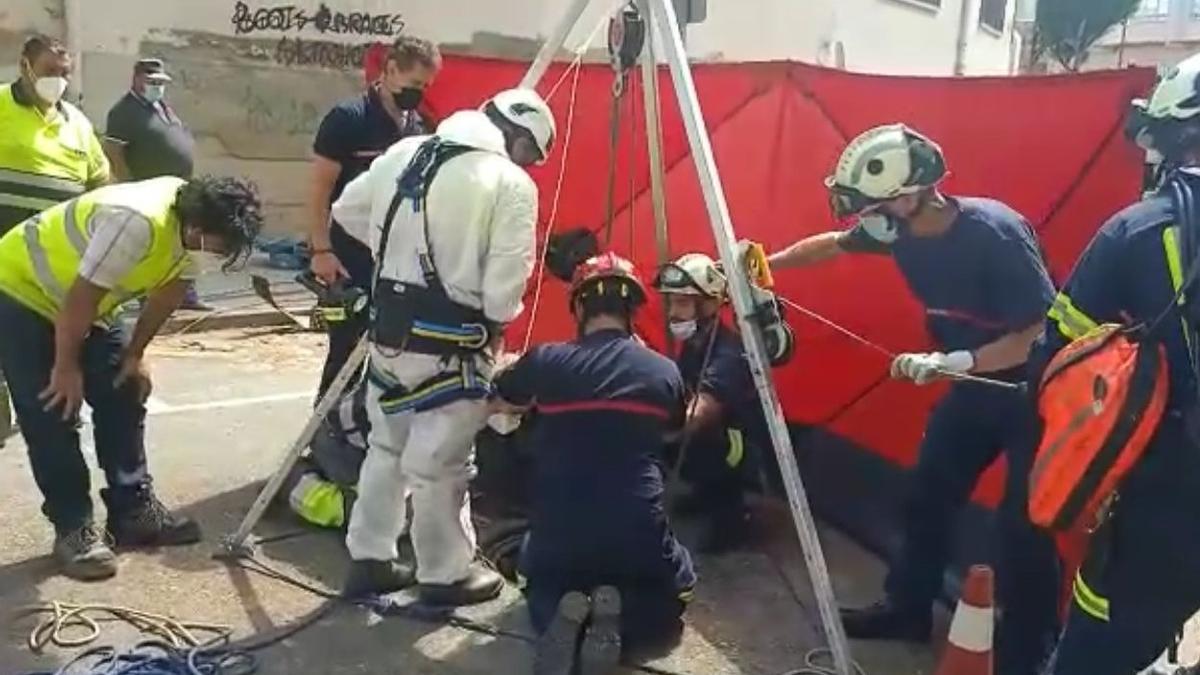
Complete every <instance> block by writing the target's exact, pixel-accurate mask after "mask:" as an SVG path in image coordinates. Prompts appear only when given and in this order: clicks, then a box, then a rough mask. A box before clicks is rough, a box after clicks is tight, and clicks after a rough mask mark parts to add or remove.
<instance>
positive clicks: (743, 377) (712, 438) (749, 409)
mask: <svg viewBox="0 0 1200 675" xmlns="http://www.w3.org/2000/svg"><path fill="white" fill-rule="evenodd" d="M726 285H727V282H726V279H725V275H724V274H723V273H722V272H721V270H720V269H719V268H718V267H717V264H716V262H715V261H713V259H712V258H710V257H708V256H706V255H704V254H702V253H689V254H687V255H685V256H683V257H681V258H679V259H678V260H675V261H674V262H672V263H669V264H667V265H666V266H664V267H663V269H662V270H661V271H660V272H659V274H658V277H657V278H656V279H655V281H654V286H655V288H656V289H657V290H658V292H659V293H661V294H662V296H663V298H664V300H665V307H664V309H665V311H666V313H667V318H668V320H669V323H670V328H671V334H672V336H673V337H674V338H675V339H676V340H678V341H680V348H679V353H678V355H677V356H676V359H675V363H676V365H678V366H679V370H680V372H681V373H682V374H683V383H684V387H685V388H686V390H687V392H688V398H689V404H688V408H687V419H686V422H685V423H684V433H683V439H685V440H683V441H682V442H681V444H680V448H679V449H678V452H679V453H681V454H682V456H681V457H678V458H677V460H676V461H682V462H683V465H682V473H681V475H682V476H683V477H684V478H686V479H687V480H688V481H690V482H691V483H692V484H693V492H692V494H691V495H689V497H688V499H687V503H686V504H685V508H684V510H686V511H691V512H695V513H700V514H703V515H704V517H705V518H706V519H707V521H708V527H707V529H706V531H705V534H704V537H703V540H702V542H701V544H700V547H701V549H702V550H703V551H705V552H706V553H720V552H723V551H728V550H730V549H733V548H736V547H737V546H738V545H740V544H741V543H742V542H743V541H744V540H745V538H746V534H747V531H748V530H747V527H746V521H747V519H748V512H747V510H746V502H745V488H744V481H745V475H746V470H745V468H746V465H747V450H746V447H747V445H746V444H747V442H748V437H750V438H754V439H761V438H763V437H765V435H766V423H765V422H764V421H763V418H762V408H761V407H760V405H759V402H758V394H757V391H756V390H755V388H754V379H753V378H752V376H751V375H750V368H749V366H748V364H747V363H746V356H745V351H744V349H743V346H742V340H741V338H740V337H739V336H738V334H737V333H736V332H734V330H733V329H732V328H730V327H729V326H727V325H726V324H725V322H723V321H722V320H721V315H720V314H721V306H722V305H723V304H724V302H725V298H726Z"/></svg>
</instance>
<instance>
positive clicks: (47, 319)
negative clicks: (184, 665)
mask: <svg viewBox="0 0 1200 675" xmlns="http://www.w3.org/2000/svg"><path fill="white" fill-rule="evenodd" d="M261 225H262V216H261V214H260V204H259V199H258V196H257V194H256V192H255V191H254V189H253V187H252V186H250V185H248V184H246V183H244V182H242V181H239V180H234V179H232V178H211V177H203V178H197V179H193V180H190V181H185V180H182V179H179V178H171V177H167V178H154V179H151V180H147V181H142V182H138V183H123V184H121V185H113V186H109V187H103V188H99V189H97V190H94V191H92V192H89V193H87V194H84V195H82V196H80V197H76V198H75V199H72V200H70V201H67V202H64V203H62V204H59V205H58V206H55V207H52V208H50V209H48V210H46V211H43V212H42V213H40V214H38V215H36V216H34V217H32V218H30V219H28V220H26V221H25V222H24V223H22V224H20V225H18V226H17V227H16V228H14V229H13V230H11V231H9V232H8V233H7V234H6V235H4V237H3V238H0V325H3V326H4V330H0V364H3V368H4V375H5V379H6V380H7V381H8V384H9V388H10V390H11V392H12V400H13V405H14V407H15V409H16V412H17V420H18V422H19V423H20V426H21V434H22V435H23V436H24V437H25V443H26V445H27V446H28V448H29V459H30V464H31V466H32V468H33V476H34V479H35V480H36V481H37V485H38V488H39V489H40V490H41V492H42V496H43V497H44V499H45V503H44V504H43V506H42V511H43V512H44V513H45V514H46V516H47V517H48V518H49V519H50V522H51V523H53V524H54V530H55V534H56V536H55V541H54V555H55V557H56V558H57V559H58V561H59V563H60V564H61V565H62V568H63V572H64V573H65V574H67V575H68V576H71V577H74V578H77V579H102V578H107V577H111V576H113V575H114V574H116V572H117V561H116V557H115V555H114V554H113V551H112V550H111V549H110V548H109V545H108V543H106V541H107V539H108V537H106V535H105V533H104V532H103V531H102V530H100V529H98V528H97V527H95V526H94V525H93V522H92V500H91V497H90V495H89V493H90V485H89V477H88V467H87V463H86V462H85V461H84V458H83V453H82V452H81V451H80V448H79V433H78V432H77V431H76V423H75V421H76V419H77V416H78V413H79V408H80V405H81V403H82V401H84V400H86V401H87V402H88V404H89V405H90V406H91V408H92V411H93V413H92V414H93V417H92V420H93V423H94V425H95V443H96V456H97V458H98V459H99V461H100V467H101V468H102V469H103V470H104V475H105V479H106V480H107V482H108V487H107V488H106V489H104V490H101V491H100V494H101V496H102V497H103V499H104V501H105V503H106V505H107V506H108V534H109V535H111V538H112V540H113V541H114V542H115V543H116V544H117V545H118V546H143V545H145V546H152V545H176V544H188V543H192V542H195V541H198V540H199V539H200V529H199V527H198V526H197V525H196V523H194V522H192V521H191V520H188V519H187V518H183V517H180V516H177V515H174V514H172V513H171V512H169V511H168V510H167V509H166V507H165V506H163V505H162V503H161V502H159V501H158V498H157V497H156V496H155V495H154V492H153V490H152V489H151V482H150V472H149V469H147V467H146V450H145V438H144V425H145V418H146V408H145V406H144V402H145V400H146V399H147V397H148V396H149V393H150V378H149V376H148V374H147V373H146V370H145V369H144V368H143V365H142V356H143V354H144V352H145V350H146V346H147V345H148V344H149V343H150V340H151V338H153V337H154V335H155V334H156V333H157V332H158V330H159V329H160V328H161V327H162V325H163V322H165V321H166V319H167V317H168V316H170V315H171V312H173V311H174V310H175V308H176V307H177V306H178V305H179V304H180V302H182V300H183V297H184V294H185V292H186V291H187V285H188V281H187V280H188V279H190V278H192V277H195V276H196V275H198V274H200V273H202V272H205V271H211V270H213V269H217V268H223V267H226V268H227V267H228V266H229V265H230V264H231V263H233V262H234V261H236V260H237V259H238V258H241V257H244V256H246V255H248V254H249V252H250V250H251V245H252V242H253V241H254V238H255V237H256V236H257V234H258V231H259V228H260V227H261ZM142 296H148V299H147V302H146V305H145V308H144V309H143V310H142V312H141V316H140V317H139V319H138V322H137V325H136V326H135V327H134V329H133V332H132V335H131V336H128V339H126V337H127V336H125V335H124V334H123V332H122V331H121V330H119V329H118V328H117V327H116V322H115V319H116V313H117V311H118V309H119V308H120V306H121V305H122V303H124V302H126V301H127V300H129V299H132V298H138V297H142Z"/></svg>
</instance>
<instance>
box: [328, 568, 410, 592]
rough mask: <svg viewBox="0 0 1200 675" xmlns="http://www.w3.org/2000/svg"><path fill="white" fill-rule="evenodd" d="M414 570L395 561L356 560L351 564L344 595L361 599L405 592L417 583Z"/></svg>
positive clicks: (343, 590)
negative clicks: (367, 596)
mask: <svg viewBox="0 0 1200 675" xmlns="http://www.w3.org/2000/svg"><path fill="white" fill-rule="evenodd" d="M416 581H417V579H416V576H415V575H414V574H413V569H412V568H411V567H409V566H408V565H404V564H402V563H399V562H397V561H395V560H355V561H352V562H351V563H350V573H349V574H348V575H347V576H346V584H345V586H344V587H343V588H342V595H344V596H346V597H347V598H361V597H363V596H365V595H383V594H386V593H395V592H396V591H400V590H404V589H405V588H408V587H409V586H412V585H413V584H414V583H416Z"/></svg>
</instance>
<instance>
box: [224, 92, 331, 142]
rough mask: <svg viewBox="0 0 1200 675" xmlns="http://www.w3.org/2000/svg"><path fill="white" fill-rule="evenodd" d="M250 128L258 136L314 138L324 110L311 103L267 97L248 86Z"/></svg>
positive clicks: (244, 104)
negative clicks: (281, 135)
mask: <svg viewBox="0 0 1200 675" xmlns="http://www.w3.org/2000/svg"><path fill="white" fill-rule="evenodd" d="M241 106H242V109H243V110H244V111H245V114H246V127H247V128H248V129H250V131H252V132H254V133H256V134H286V135H290V136H295V135H303V136H311V135H312V134H314V133H316V131H317V127H318V126H320V124H321V111H320V110H318V109H317V106H316V105H315V104H314V103H312V102H311V101H301V100H297V99H294V98H290V97H286V96H264V95H263V94H262V93H260V92H259V90H258V89H256V88H255V87H251V86H247V87H246V88H245V90H244V92H243V94H242V100H241Z"/></svg>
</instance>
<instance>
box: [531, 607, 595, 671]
mask: <svg viewBox="0 0 1200 675" xmlns="http://www.w3.org/2000/svg"><path fill="white" fill-rule="evenodd" d="M591 611H592V606H591V601H590V600H588V597H587V596H586V595H584V594H583V593H580V592H578V591H572V592H570V593H567V594H566V595H564V596H562V599H561V600H559V601H558V613H557V614H555V615H554V619H553V620H552V621H551V622H550V626H549V627H548V628H546V632H545V633H542V635H541V636H540V637H539V638H538V641H537V652H536V653H535V654H534V657H533V675H571V674H572V673H573V672H575V652H576V649H577V648H578V646H579V633H580V632H581V631H582V629H583V624H584V622H585V621H587V618H588V614H589V613H590V612H591Z"/></svg>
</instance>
